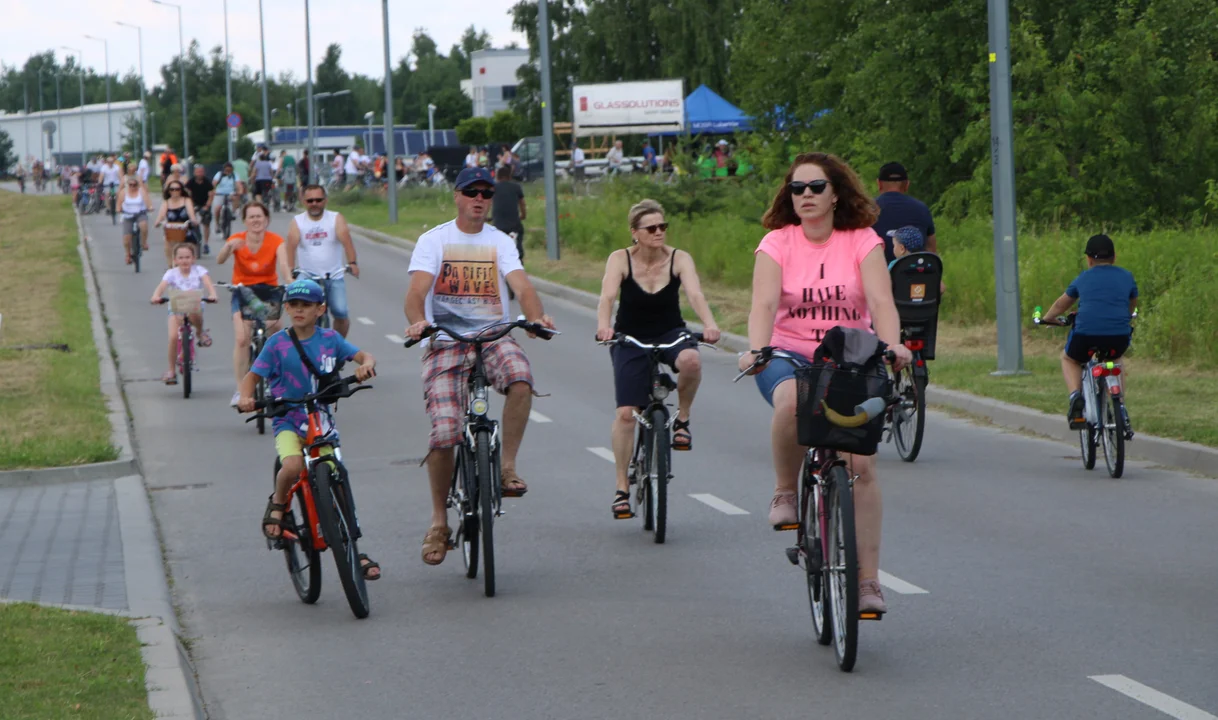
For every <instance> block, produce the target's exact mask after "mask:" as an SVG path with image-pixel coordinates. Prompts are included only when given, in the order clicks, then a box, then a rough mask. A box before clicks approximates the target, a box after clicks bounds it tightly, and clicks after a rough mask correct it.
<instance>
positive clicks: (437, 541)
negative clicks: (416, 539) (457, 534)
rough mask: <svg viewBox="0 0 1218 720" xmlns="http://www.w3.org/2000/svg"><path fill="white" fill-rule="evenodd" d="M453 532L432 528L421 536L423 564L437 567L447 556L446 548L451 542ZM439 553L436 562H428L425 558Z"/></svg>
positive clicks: (447, 529)
mask: <svg viewBox="0 0 1218 720" xmlns="http://www.w3.org/2000/svg"><path fill="white" fill-rule="evenodd" d="M452 536H453V531H452V529H451V528H446V527H433V528H432V529H430V530H428V531H427V534H426V535H424V536H423V562H425V563H427V564H428V565H439V564H440V563H442V562H444V558H445V557H446V556H447V555H448V546H449V543H450V542H451V540H452ZM433 553H439V554H440V558H439V559H438V560H428V559H427V556H428V555H431V554H433Z"/></svg>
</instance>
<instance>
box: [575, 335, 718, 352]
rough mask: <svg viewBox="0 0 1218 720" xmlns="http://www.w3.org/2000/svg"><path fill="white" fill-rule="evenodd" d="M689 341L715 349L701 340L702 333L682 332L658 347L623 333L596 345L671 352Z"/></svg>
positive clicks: (600, 341)
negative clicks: (627, 346)
mask: <svg viewBox="0 0 1218 720" xmlns="http://www.w3.org/2000/svg"><path fill="white" fill-rule="evenodd" d="M690 340H693V341H694V342H696V343H698V344H699V345H705V346H707V347H715V346H714V345H712V344H710V343H708V342H706V341H704V340H703V339H702V333H691V332H688V331H685V332H682V333H681V334H680V335H679V336H678V337H677V339H676V340H673V341H672V342H670V343H662V344H659V345H649V344H648V343H645V342H642V341H640V340H639V339H638V338H635V337H634V336H632V335H626V334H624V333H614V335H613V339H611V340H597V341H596V343H597V344H598V345H624V344H629V345H634V346H635V347H637V348H639V349H641V350H671V349H672V348H675V347H676V346H678V345H680V344H682V343H684V342H688V341H690Z"/></svg>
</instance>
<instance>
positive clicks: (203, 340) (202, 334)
mask: <svg viewBox="0 0 1218 720" xmlns="http://www.w3.org/2000/svg"><path fill="white" fill-rule="evenodd" d="M199 347H211V333H209V332H207V331H206V330H200V331H199Z"/></svg>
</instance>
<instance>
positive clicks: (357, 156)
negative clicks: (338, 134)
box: [343, 145, 368, 184]
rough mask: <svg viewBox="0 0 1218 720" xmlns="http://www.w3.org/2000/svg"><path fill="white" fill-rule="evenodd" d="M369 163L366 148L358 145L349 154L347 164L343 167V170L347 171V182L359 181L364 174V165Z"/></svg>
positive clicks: (354, 182)
mask: <svg viewBox="0 0 1218 720" xmlns="http://www.w3.org/2000/svg"><path fill="white" fill-rule="evenodd" d="M367 163H368V156H367V155H365V154H364V149H363V148H362V147H360V146H359V145H356V146H355V149H354V150H352V151H351V154H350V155H348V156H347V164H346V165H345V166H344V167H343V170H345V171H346V173H347V182H349V183H353V184H356V183H359V181H360V178H361V177H362V176H363V174H364V166H365V165H366V164H367Z"/></svg>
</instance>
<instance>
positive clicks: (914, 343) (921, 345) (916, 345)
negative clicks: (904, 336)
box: [905, 340, 926, 352]
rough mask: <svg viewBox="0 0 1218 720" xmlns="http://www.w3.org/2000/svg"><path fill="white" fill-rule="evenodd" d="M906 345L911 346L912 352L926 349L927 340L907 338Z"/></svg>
mask: <svg viewBox="0 0 1218 720" xmlns="http://www.w3.org/2000/svg"><path fill="white" fill-rule="evenodd" d="M905 347H907V348H909V350H910V352H918V351H919V350H925V349H926V341H925V340H906V341H905Z"/></svg>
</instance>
